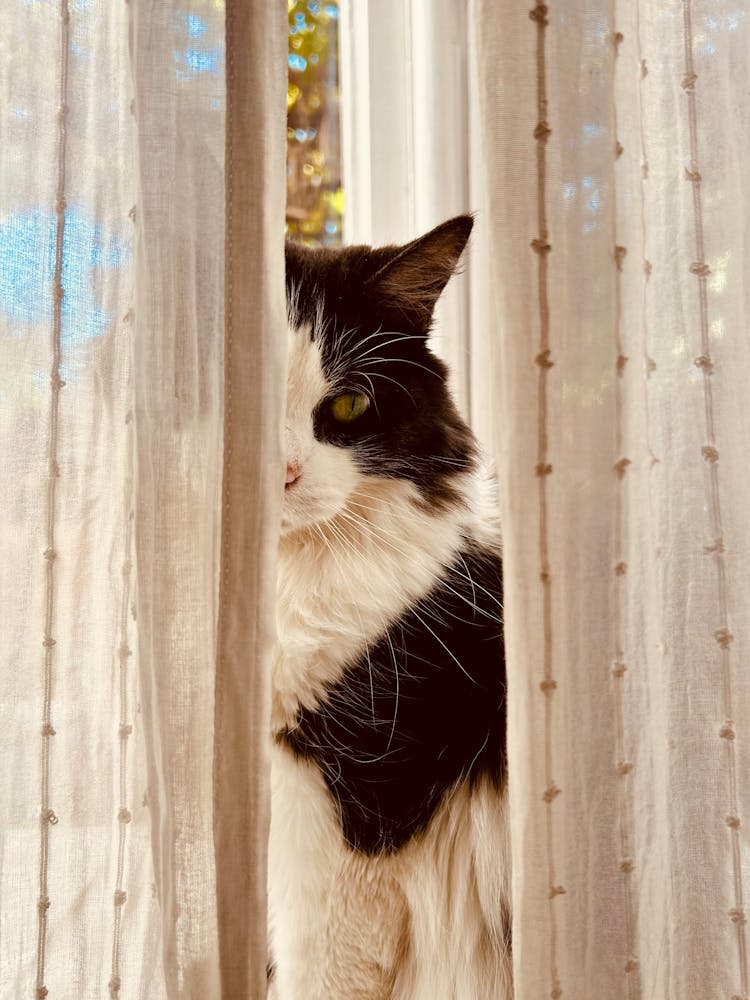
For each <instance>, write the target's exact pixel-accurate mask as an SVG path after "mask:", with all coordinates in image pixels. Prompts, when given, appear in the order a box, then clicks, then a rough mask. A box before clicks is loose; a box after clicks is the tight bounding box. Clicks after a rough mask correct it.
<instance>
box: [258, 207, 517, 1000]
mask: <svg viewBox="0 0 750 1000" xmlns="http://www.w3.org/2000/svg"><path fill="white" fill-rule="evenodd" d="M471 228H472V219H471V217H470V216H459V217H458V218H455V219H451V220H449V221H448V222H445V223H443V224H442V225H440V226H438V227H437V228H436V229H433V230H432V231H431V232H429V233H428V234H427V235H425V236H423V237H421V238H420V239H417V240H415V241H413V242H411V243H409V244H407V245H406V246H402V247H394V246H387V247H381V248H375V249H374V248H371V247H366V246H355V247H348V248H342V249H329V248H325V249H310V248H306V247H302V246H299V245H296V244H293V243H287V247H286V290H287V310H288V337H289V368H288V371H289V374H288V386H287V410H286V449H287V459H286V461H287V465H286V483H285V490H284V501H283V508H282V525H281V539H280V543H279V568H278V584H277V625H278V636H279V641H278V649H277V655H276V657H275V660H274V664H273V671H272V708H271V715H272V730H273V744H272V753H271V788H272V808H271V836H270V841H269V904H270V905H269V930H270V939H271V954H272V956H273V957H272V965H271V966H270V967H269V978H270V993H269V996H271V997H274V998H275V1000H509V998H510V996H511V992H512V987H511V971H510V968H511V958H510V911H509V883H510V868H509V864H510V863H509V856H508V849H507V822H506V791H505V787H506V779H505V660H504V646H503V635H502V564H501V546H500V529H499V523H498V518H497V514H496V503H495V499H494V489H493V484H492V481H491V479H490V478H489V477H488V476H487V475H486V474H484V473H483V472H482V467H481V464H480V460H479V456H478V452H477V446H476V444H475V441H474V438H473V436H472V434H471V432H470V430H469V428H468V427H467V425H466V423H465V422H464V420H463V419H462V418H461V417H460V415H459V413H458V411H457V409H456V406H455V404H454V402H453V400H452V398H451V396H450V393H449V390H448V385H447V378H448V373H447V369H446V366H445V365H444V364H443V363H442V362H441V361H440V360H439V359H438V358H437V357H436V356H435V355H434V354H433V353H432V351H431V350H430V347H429V343H428V336H429V332H430V327H431V324H432V319H433V311H434V308H435V304H436V302H437V300H438V297H439V296H440V294H441V292H442V290H443V288H444V287H445V285H446V283H447V281H448V279H449V278H450V277H451V275H452V274H453V273H454V271H455V269H456V267H457V264H458V261H459V258H460V256H461V253H462V251H463V249H464V246H465V244H466V242H467V240H468V238H469V234H470V232H471Z"/></svg>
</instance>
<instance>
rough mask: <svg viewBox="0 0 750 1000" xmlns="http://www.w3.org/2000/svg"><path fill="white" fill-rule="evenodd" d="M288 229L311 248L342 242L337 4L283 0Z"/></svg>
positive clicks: (342, 201)
mask: <svg viewBox="0 0 750 1000" xmlns="http://www.w3.org/2000/svg"><path fill="white" fill-rule="evenodd" d="M287 6H288V12H289V84H288V90H287V132H286V138H287V147H286V148H287V159H286V169H287V186H286V195H287V202H286V233H287V236H289V237H290V238H292V239H296V240H299V241H301V242H303V243H307V244H310V245H312V246H323V245H325V246H331V245H333V246H336V245H338V244H340V243H341V226H342V218H343V213H344V192H343V190H342V187H341V132H340V123H339V44H338V41H339V40H338V18H339V4H338V2H333V0H330V2H322V0H287Z"/></svg>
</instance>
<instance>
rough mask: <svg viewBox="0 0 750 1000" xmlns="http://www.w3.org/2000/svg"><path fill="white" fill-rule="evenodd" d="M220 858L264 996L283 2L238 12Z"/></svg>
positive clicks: (230, 29) (244, 956) (231, 972)
mask: <svg viewBox="0 0 750 1000" xmlns="http://www.w3.org/2000/svg"><path fill="white" fill-rule="evenodd" d="M226 17H227V22H226V38H227V71H226V72H227V125H226V128H227V131H226V162H225V178H226V202H225V204H226V237H225V263H224V274H225V293H226V295H225V309H226V312H225V341H224V399H225V407H224V467H223V493H222V508H221V586H220V600H219V632H218V655H217V663H216V710H215V717H216V722H215V731H214V847H215V852H216V876H217V907H218V921H219V947H220V966H221V988H222V992H221V996H222V997H226V998H227V1000H228V998H231V997H247V998H249V1000H250V998H256V997H257V998H261V997H265V995H266V962H267V958H268V955H267V951H266V933H265V930H266V924H265V911H266V844H267V840H268V825H269V806H270V802H269V794H270V793H269V782H268V770H269V760H268V739H269V721H268V710H269V686H268V685H269V676H270V671H269V664H270V657H271V654H272V649H273V641H274V637H275V607H276V600H275V593H276V575H275V565H276V545H277V539H278V529H279V519H280V512H281V496H282V492H281V491H282V490H283V486H282V482H281V476H280V475H279V472H280V470H281V469H282V467H283V462H284V446H283V414H284V398H285V397H284V393H285V385H286V319H285V316H286V308H285V304H284V229H283V225H282V219H283V217H284V208H285V198H286V171H285V156H286V118H285V109H286V97H285V94H286V52H287V30H288V29H287V22H286V9H285V7H284V5H283V4H276V5H272V4H271V5H269V4H265V3H262V2H257V3H254V4H248V3H244V2H242V0H229V2H228V4H227V11H226Z"/></svg>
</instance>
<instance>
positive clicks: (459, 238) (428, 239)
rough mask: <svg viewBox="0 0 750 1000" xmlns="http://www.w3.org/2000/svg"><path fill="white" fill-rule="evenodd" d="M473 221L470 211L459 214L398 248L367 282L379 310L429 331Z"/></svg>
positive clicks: (419, 329) (402, 321)
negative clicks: (434, 312) (442, 293)
mask: <svg viewBox="0 0 750 1000" xmlns="http://www.w3.org/2000/svg"><path fill="white" fill-rule="evenodd" d="M473 225H474V220H473V219H472V217H471V216H470V215H458V216H456V218H455V219H449V220H448V221H447V222H443V223H442V224H441V225H439V226H436V228H435V229H432V230H431V231H430V232H429V233H427V234H426V235H425V236H420V238H419V239H417V240H414V241H413V242H411V243H407V244H406V246H404V247H400V248H398V249H397V250H396V251H395V255H394V256H393V257H391V258H390V260H388V262H387V263H386V264H384V265H383V266H382V267H381V268H380V269H379V270H378V271H376V273H375V274H374V275H373V276H372V277H371V278H369V279H368V281H367V283H366V287H367V289H368V291H371V293H372V295H373V298H374V299H375V300H376V302H377V307H378V310H379V311H382V312H384V313H385V314H386V315H388V314H391V315H393V316H394V319H398V320H399V321H400V322H401V323H403V324H405V325H407V326H408V327H409V328H410V329H414V330H418V331H421V332H424V333H425V334H426V333H427V332H428V330H429V328H430V323H431V322H432V314H433V311H434V309H435V303H436V302H437V300H438V298H439V297H440V293H441V292H442V291H443V289H444V288H445V286H446V284H447V283H448V279H449V278H450V277H451V275H452V274H453V273H454V272H455V270H456V266H457V265H458V260H459V257H460V256H461V253H462V251H463V249H464V247H465V246H466V241H467V240H468V239H469V234H470V233H471V229H472V226H473Z"/></svg>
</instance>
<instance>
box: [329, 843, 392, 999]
mask: <svg viewBox="0 0 750 1000" xmlns="http://www.w3.org/2000/svg"><path fill="white" fill-rule="evenodd" d="M390 860H391V859H390V858H388V857H387V856H376V857H368V856H365V855H362V854H358V853H356V852H354V851H351V850H350V849H349V848H345V849H344V851H343V853H342V855H341V860H340V863H339V867H338V869H337V871H336V878H335V882H334V885H333V886H332V889H331V894H330V897H329V903H328V910H327V913H326V920H325V925H326V941H325V953H324V961H323V969H322V984H321V990H320V995H319V996H317V995H316V997H315V1000H392V996H393V984H394V980H395V976H396V973H397V968H398V965H399V963H400V962H401V960H402V959H403V952H404V950H405V946H406V945H405V942H406V939H407V933H408V914H407V905H406V899H405V897H404V895H403V893H402V891H401V889H400V887H399V886H398V884H397V883H396V881H395V879H394V878H393V877H392V875H391V873H390Z"/></svg>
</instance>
